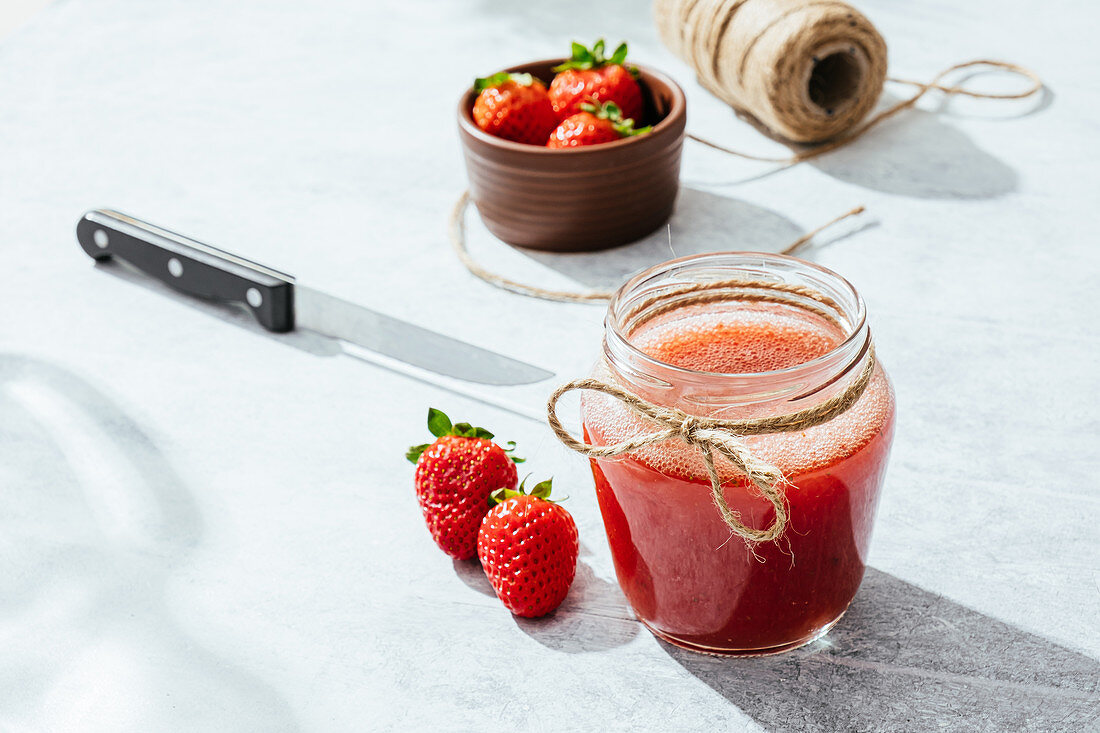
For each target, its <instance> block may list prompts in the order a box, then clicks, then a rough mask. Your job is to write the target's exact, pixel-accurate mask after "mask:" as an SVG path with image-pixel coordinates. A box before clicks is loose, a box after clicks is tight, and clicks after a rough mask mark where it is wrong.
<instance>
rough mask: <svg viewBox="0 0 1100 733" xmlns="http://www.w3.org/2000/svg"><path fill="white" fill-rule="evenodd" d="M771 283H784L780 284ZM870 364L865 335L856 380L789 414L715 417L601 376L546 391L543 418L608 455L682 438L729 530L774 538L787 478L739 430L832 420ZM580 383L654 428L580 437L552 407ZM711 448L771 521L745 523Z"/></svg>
mask: <svg viewBox="0 0 1100 733" xmlns="http://www.w3.org/2000/svg"><path fill="white" fill-rule="evenodd" d="M775 285H778V284H777V283H769V282H766V281H725V282H721V283H705V284H703V283H700V284H698V288H697V289H698V290H700V291H706V290H726V289H728V288H730V287H738V286H747V287H751V288H769V287H771V286H775ZM774 289H775V290H777V291H782V288H774ZM799 294H800V295H805V296H807V297H811V298H813V299H814V300H816V301H817V302H819V303H822V304H824V305H830V304H832V305H834V306H835V304H834V303H832V301H831V299H829V298H827V296H824V295H822V294H820V293H817V292H816V291H813V290H811V289H809V288H802V289H800V292H799ZM724 295H725V297H724V299H725V300H744V299H745V298H744V297H743V296H744V295H745V294H744V293H731V292H726V293H725V294H724ZM667 297H669V296H668V294H661V295H658V296H655V297H654V298H651V299H650V300H649V301H647V303H648V304H649V305H652V304H655V303H656V302H657V301H659V300H663V299H665V298H667ZM702 297H703V296H702V295H700V296H696V297H694V298H688V299H684V300H678V302H677V303H676V306H677V307H683V306H686V305H692V304H695V303H697V302H704V301H703V300H702ZM773 298H774V299H775V300H782V302H788V303H790V304H791V305H795V306H798V307H803V308H804V307H805V304H804V303H802V302H799V301H797V300H793V299H790V300H784V299H782V296H773ZM706 302H709V301H706ZM645 306H646V303H643V304H642V305H641V306H639V307H640V308H644V307H645ZM637 310H638V309H635V310H634V312H637ZM874 370H875V350H874V346H873V345H872V344H871V343H870V341H868V350H867V361H866V364H865V365H864V368H863V371H862V372H860V374H859V376H858V377H857V378H856V379H855V381H853V382H852V383H851V384H850V385H849V386H848V387H847V388H846V389H844V391H842V392H840V393H838V394H836V395H834V396H833V397H830V398H829V399H827V400H825V401H824V402H821V403H820V404H817V405H814V406H813V407H809V408H807V409H804V410H799V411H797V412H793V413H790V414H786V415H777V416H773V417H762V418H752V419H747V420H720V419H716V418H703V417H696V416H694V415H690V414H688V413H686V412H684V411H682V410H679V409H676V408H674V407H663V406H660V405H655V404H653V403H652V402H649V401H647V400H644V399H642V398H641V397H639V396H638V395H635V394H633V393H631V392H628V391H627V390H625V389H623V388H621V387H618V386H616V385H613V384H608V383H607V382H603V381H600V380H598V379H591V378H588V379H575V380H573V381H572V382H569V383H568V384H564V385H562V386H561V387H558V388H557V389H556V390H555V391H554V393H553V394H552V395H550V398H549V400H548V401H547V403H546V419H547V421H548V422H549V423H550V428H551V429H552V430H553V431H554V434H555V435H556V436H557V437H558V440H560V441H561V442H562V444H563V445H565V446H566V447H567V448H569V449H570V450H573V451H576V452H577V453H580V454H582V455H585V456H588V457H589V458H613V457H616V456H621V455H624V454H626V453H629V452H630V451H633V450H637V449H638V448H642V447H644V446H647V445H655V444H657V443H663V442H664V441H666V440H672V439H679V440H681V441H683V443H685V444H686V445H688V446H691V447H694V448H698V449H699V452H700V453H701V454H702V457H703V465H704V466H705V467H706V471H707V476H708V478H709V479H710V490H711V498H712V499H713V500H714V503H715V505H716V506H717V507H718V512H719V514H720V515H721V517H722V520H723V521H724V522H725V523H726V524H727V525H728V526H729V528H730V530H731V531H732V532H733V533H734V534H736V535H737V536H738V537H741V538H742V539H743V540H745V541H746V542H748V543H750V545H751V544H752V543H756V542H768V541H771V540H775V539H778V538H779V537H780V536H782V534H783V531H784V530H785V529H786V526H787V521H788V518H789V515H788V510H787V502H786V495H785V492H784V490H783V488H782V487H783V485H784V484H785V483H787V482H786V479H785V478H784V477H783V473H782V472H781V471H780V470H779V468H777V467H776V466H773V465H772V464H770V463H768V462H767V461H764V460H762V459H760V458H757V457H756V456H755V455H753V453H752V451H751V450H749V448H748V446H746V445H745V443H744V442H743V441H742V438H744V437H746V436H750V435H765V434H770V433H784V432H794V431H798V430H805V429H807V428H811V427H814V426H815V425H821V424H822V423H826V422H828V421H829V420H832V419H833V418H835V417H837V416H838V415H840V414H842V413H844V412H846V411H847V410H848V409H849V408H850V407H851V406H852V405H854V404H855V403H856V401H857V400H858V399H859V398H860V396H861V395H862V394H863V392H864V391H865V390H866V389H867V385H868V384H870V382H871V377H872V376H873V374H874ZM577 390H588V391H594V392H602V393H603V394H606V395H609V396H611V397H614V398H615V399H617V400H619V401H620V402H622V403H623V404H624V405H625V406H626V407H628V408H629V409H630V410H631V411H633V412H634V413H635V414H637V415H640V416H641V417H644V418H646V419H647V420H649V421H650V422H652V423H654V424H656V426H657V427H658V428H659V429H658V430H656V431H655V432H652V433H648V434H645V435H638V436H635V437H633V438H629V439H627V440H624V441H621V442H618V443H612V444H610V445H602V446H601V445H594V444H591V443H585V442H584V441H582V440H578V439H577V438H575V437H573V435H572V434H570V432H569V431H568V430H566V429H565V427H564V426H563V425H562V423H561V420H560V419H559V418H558V414H557V406H558V402H559V400H561V398H562V396H564V395H565V394H567V393H569V392H572V391H577ZM715 453H718V454H720V455H722V456H724V457H725V458H726V459H727V460H728V461H729V462H730V463H731V464H733V466H734V467H735V468H736V469H737V470H738V471H739V472H740V473H742V474H744V475H745V477H746V478H747V479H748V481H749V482H750V483H751V484H752V485H753V486H755V487H756V488H757V489H758V490H759V491H760V493H761V494H762V495H763V496H764V498H765V499H767V500H768V501H769V502H770V503H771V505H772V507H774V509H775V519H774V520H773V521H772V523H771V525H769V526H768V527H765V528H764V529H756V528H754V527H750V526H748V525H746V524H745V523H744V522H742V521H741V515H740V513H739V512H737V511H735V510H733V509H731V508H730V506H729V503H728V502H727V501H726V497H725V495H724V493H723V491H722V479H721V477H720V476H719V475H718V470H717V468H716V467H715V463H714V454H715Z"/></svg>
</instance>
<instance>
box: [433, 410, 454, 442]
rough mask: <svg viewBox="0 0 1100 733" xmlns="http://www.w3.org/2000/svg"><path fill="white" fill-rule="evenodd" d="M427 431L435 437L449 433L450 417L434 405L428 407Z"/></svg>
mask: <svg viewBox="0 0 1100 733" xmlns="http://www.w3.org/2000/svg"><path fill="white" fill-rule="evenodd" d="M428 432H430V433H431V434H432V435H434V436H435V437H437V438H442V437H443V436H444V435H450V434H451V418H449V417H447V413H445V412H443V411H442V410H437V409H435V408H434V407H429V408H428Z"/></svg>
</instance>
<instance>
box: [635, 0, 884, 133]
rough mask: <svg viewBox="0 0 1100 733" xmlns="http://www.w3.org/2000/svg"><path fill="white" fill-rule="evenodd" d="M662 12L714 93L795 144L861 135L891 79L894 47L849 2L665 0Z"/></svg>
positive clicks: (671, 41) (667, 32)
mask: <svg viewBox="0 0 1100 733" xmlns="http://www.w3.org/2000/svg"><path fill="white" fill-rule="evenodd" d="M654 15H655V18H656V21H657V29H658V32H659V33H660V36H661V39H662V40H663V41H664V43H665V45H667V46H668V47H669V49H671V50H672V51H673V53H675V54H676V55H678V56H679V57H680V58H681V59H683V60H684V61H685V62H687V63H688V64H689V65H690V66H691V67H692V68H693V69H694V70H695V72H696V74H698V76H699V81H700V83H701V84H702V85H703V86H704V87H705V88H706V89H707V90H708V91H710V92H711V93H712V94H714V95H715V96H716V97H718V98H719V99H721V100H722V101H724V102H726V103H727V104H729V105H730V106H732V107H734V108H735V109H737V110H739V111H741V112H744V113H747V114H749V115H751V116H753V117H755V118H756V119H757V120H759V121H760V122H761V123H762V124H763V125H764V126H765V127H767V128H768V129H769V130H770V131H772V132H773V133H774V134H775V135H777V136H779V137H782V138H785V139H787V140H790V141H792V142H798V143H815V142H822V141H824V140H828V139H830V138H833V137H835V136H837V135H839V134H841V133H843V132H846V131H848V130H850V129H852V128H853V127H855V125H856V124H858V123H859V122H860V120H862V119H863V118H864V117H866V116H867V114H868V113H869V112H870V111H871V109H872V108H874V106H875V103H876V102H877V101H878V98H879V95H880V94H881V93H882V86H883V83H884V82H885V81H886V66H887V64H886V42H885V41H884V40H883V39H882V36H881V35H879V32H878V31H877V30H876V29H875V27H874V26H873V25H872V24H871V21H869V20H868V19H867V18H866V17H864V16H863V15H862V14H861V13H859V12H858V11H857V10H855V9H854V8H853V7H851V6H850V5H847V4H845V3H842V2H838V1H831V2H830V1H826V2H821V1H820V0H656V2H655V5H654Z"/></svg>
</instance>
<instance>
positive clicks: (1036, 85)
mask: <svg viewBox="0 0 1100 733" xmlns="http://www.w3.org/2000/svg"><path fill="white" fill-rule="evenodd" d="M974 66H989V67H993V68H998V69H1005V70H1007V71H1012V72H1014V73H1016V74H1020V75H1021V76H1024V77H1027V78H1028V79H1030V80H1031V86H1029V87H1028V88H1027V89H1025V90H1024V91H1022V92H1006V93H1004V94H992V93H985V92H975V91H971V90H969V89H964V88H962V87H958V86H945V85H943V84H940V83H939V82H940V81H941V80H942V79H943V78H944V77H945V76H947V75H948V74H951V73H952V72H955V71H959V70H960V69H967V68H970V67H974ZM888 81H892V82H895V83H897V84H908V85H910V86H915V87H917V88H918V89H917V92H916V93H915V94H913V95H912V96H911V97H909V98H907V99H904V100H902V101H900V102H896V103H895V104H893V105H891V106H890V107H887V108H886V109H884V110H882V111H881V112H879V113H878V114H876V115H874V116H873V117H871V118H870V119H868V120H867V121H866V122H864V123H863V124H862V125H860V126H859V127H857V128H855V129H854V130H852V131H851V132H849V133H848V134H846V135H844V136H842V137H839V138H837V139H835V140H831V141H829V142H826V143H823V144H821V145H816V146H814V147H812V148H808V149H806V150H802V151H799V152H797V153H795V154H794V155H791V156H789V157H786V158H775V157H768V156H761V155H753V154H752V153H745V152H742V151H740V150H734V149H732V148H727V147H726V146H724V145H720V144H719V143H716V142H714V141H712V140H708V139H706V138H703V137H699V136H698V135H694V134H692V133H690V132H689V133H688V134H687V136H688V137H689V138H691V139H692V140H694V141H695V142H697V143H702V144H703V145H706V146H707V147H709V148H713V149H715V150H719V151H721V152H723V153H728V154H729V155H736V156H737V157H739V158H745V159H747V160H758V161H761V162H764V163H782V164H784V165H794V164H796V163H801V162H803V161H806V160H810V159H811V158H816V157H818V156H819V155H824V154H825V153H829V152H832V151H834V150H837V149H838V148H842V147H845V146H847V145H850V144H852V143H853V142H855V141H856V140H857V139H858V138H860V137H863V135H865V134H866V133H867V132H869V131H870V130H871V129H872V128H873V127H875V126H876V125H878V124H879V123H881V122H885V121H886V120H888V119H890V118H891V117H893V116H894V115H896V114H898V113H899V112H901V111H902V110H906V109H909V108H910V107H912V106H914V105H915V104H916V103H917V102H918V101H920V99H921V97H923V96H924V95H925V94H927V93H928V92H930V91H932V90H936V91H940V92H943V93H945V94H947V95H948V96H952V95H956V94H958V95H962V96H966V97H974V98H977V99H1024V98H1025V97H1030V96H1032V95H1033V94H1036V93H1037V92H1038V91H1039V90H1041V89H1042V88H1043V81H1042V79H1040V78H1039V76H1038V74H1036V73H1035V72H1034V71H1032V70H1031V69H1028V68H1025V67H1023V66H1017V65H1016V64H1011V63H1008V62H1007V61H991V60H988V59H978V60H975V61H967V62H965V63H961V64H955V65H954V66H951V67H949V68H947V69H944V70H943V71H941V72H940V73H938V74H936V75H935V76H934V77H932V80H931V81H928V82H920V81H913V80H911V79H896V78H893V77H891V78H889V79H888Z"/></svg>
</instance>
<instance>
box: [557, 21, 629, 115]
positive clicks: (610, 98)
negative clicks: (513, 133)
mask: <svg viewBox="0 0 1100 733" xmlns="http://www.w3.org/2000/svg"><path fill="white" fill-rule="evenodd" d="M603 54H604V41H603V39H602V38H601V39H600V40H598V41H596V43H594V44H593V45H592V48H591V49H588V48H586V47H585V46H582V45H581V44H579V43H574V44H573V55H572V57H571V58H570V59H569V60H568V61H566V62H565V63H564V64H561V65H560V66H555V67H554V71H555V72H556V73H557V76H555V77H554V80H553V81H552V82H550V101H551V102H552V103H553V105H554V112H556V113H557V115H558V119H559V120H564V119H565V118H566V117H568V116H570V115H573V114H576V113H577V112H580V111H581V104H583V103H584V102H586V101H588V100H590V99H595V100H597V101H600V102H614V103H615V104H617V105H618V106H619V109H621V110H622V113H623V117H624V118H625V119H633V120H640V119H641V118H642V88H641V86H640V85H639V84H638V79H637V75H638V70H637V69H634V68H628V67H626V66H624V65H623V62H625V61H626V44H625V43H620V44H619V47H618V48H616V49H615V51H614V53H612V54H611V57H610V58H604V55H603Z"/></svg>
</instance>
